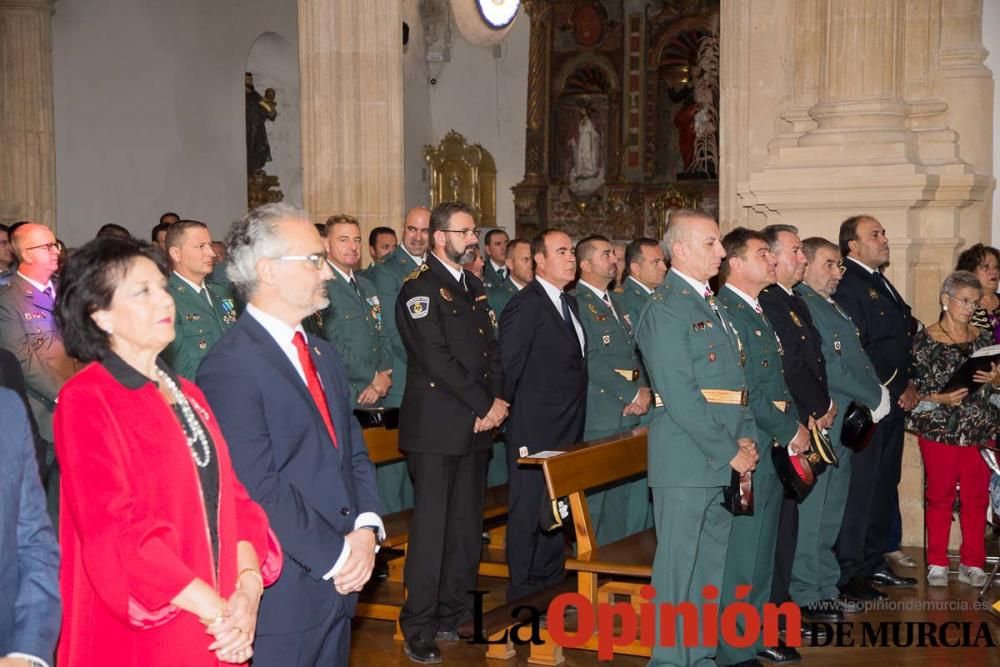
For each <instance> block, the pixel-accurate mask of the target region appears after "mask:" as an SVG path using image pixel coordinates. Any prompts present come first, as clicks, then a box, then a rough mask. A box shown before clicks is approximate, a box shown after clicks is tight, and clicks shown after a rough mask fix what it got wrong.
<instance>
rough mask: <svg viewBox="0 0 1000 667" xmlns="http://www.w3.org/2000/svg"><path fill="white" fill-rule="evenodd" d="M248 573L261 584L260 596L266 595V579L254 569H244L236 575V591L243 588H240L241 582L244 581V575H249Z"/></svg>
mask: <svg viewBox="0 0 1000 667" xmlns="http://www.w3.org/2000/svg"><path fill="white" fill-rule="evenodd" d="M248 572H249V573H250V574H252V575H253V576H255V577H257V581H259V582H260V593H259V594H258V595H263V594H264V577H263V575H261V573H260V572H259V571H257V570H255V569H254V568H252V567H247V568H243V569H242V570H240V573H239V574H237V575H236V590H239V589H240V588H241V587H240V580H241V579H243V575H244V574H247V573H248Z"/></svg>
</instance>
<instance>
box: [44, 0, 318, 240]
mask: <svg viewBox="0 0 1000 667" xmlns="http://www.w3.org/2000/svg"><path fill="white" fill-rule="evenodd" d="M52 31H53V40H52V42H53V69H54V102H55V135H56V197H57V210H58V212H59V235H60V237H61V238H63V239H64V240H65V241H66V242H67V243H68V244H70V245H71V246H72V245H79V244H80V243H82V242H84V241H86V240H88V239H89V238H91V237H92V236H93V234H94V233H95V232H96V231H97V229H98V228H99V227H100V226H101V225H102V224H104V223H106V222H117V223H119V224H122V225H124V226H125V227H127V228H128V229H130V230H131V231H132V232H133V233H134V234H136V235H137V236H140V237H143V238H148V234H149V230H150V229H151V227H152V226H153V225H154V224H155V223H156V220H157V218H158V216H159V214H160V213H162V212H164V211H166V210H176V211H177V212H178V213H180V214H181V215H182V216H183V217H191V218H196V219H199V220H203V221H204V222H205V223H206V224H208V225H209V227H210V228H211V230H212V233H213V236H215V237H220V236H221V235H222V234H223V233H224V232H225V230H226V229H227V228H228V226H229V223H230V222H232V221H233V220H235V219H237V218H239V217H240V216H242V215H243V213H244V212H245V211H246V176H245V172H246V167H245V165H246V145H245V141H246V140H245V125H244V96H243V72H244V69H245V67H246V64H247V57H248V54H249V51H250V47H251V45H252V44H253V42H254V40H255V39H256V38H257V37H258V36H259V35H261V34H262V33H265V32H268V31H271V32H274V33H277V34H278V35H280V36H281V37H282V38H284V39H285V40H286V41H287V42H288V43H289V48H290V49H291V52H292V53H297V52H298V38H297V13H296V3H295V2H294V1H293V0H283V1H282V2H267V1H266V0H214V1H213V2H204V1H203V0H175V1H173V2H156V1H155V0H102V1H101V2H87V3H84V2H59V3H57V4H56V11H55V15H54V16H53V18H52ZM261 90H263V88H261ZM278 101H279V107H278V110H279V113H281V111H282V110H283V109H288V107H282V106H281V100H280V99H279V100H278ZM268 129H269V130H270V128H268ZM296 134H297V132H296ZM273 152H274V149H273V148H272V153H273ZM269 164H270V163H269ZM285 185H286V184H285V183H282V186H283V187H284V186H285ZM289 185H292V184H289ZM285 192H286V195H291V194H292V193H291V192H290V191H289V190H287V189H286V190H285ZM298 196H299V198H301V194H299V195H298ZM290 203H296V204H297V203H301V202H299V201H290Z"/></svg>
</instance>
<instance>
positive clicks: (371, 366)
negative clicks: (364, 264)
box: [320, 270, 402, 408]
mask: <svg viewBox="0 0 1000 667" xmlns="http://www.w3.org/2000/svg"><path fill="white" fill-rule="evenodd" d="M354 281H355V283H357V286H358V291H357V292H355V291H354V288H353V287H351V285H350V283H349V282H348V281H346V280H344V277H343V276H342V275H341V274H339V273H338V272H337V271H336V270H334V272H333V279H332V280H329V281H327V283H326V293H327V296H329V298H330V305H329V306H328V307H327V308H326V309H324V310H323V311H322V312H321V313H320V320H321V322H322V336H323V338H325V339H327V340H328V341H330V343H331V344H332V345H333V346H334V347H335V348H337V351H338V352H340V356H341V358H342V359H343V360H344V366H345V367H346V369H347V380H348V382H350V383H351V401H352V402H353V403H354V405H355V407H361V408H372V407H378V405H379V404H380V403H381V401H380V402H379V404H376V405H365V406H359V405H357V401H358V394H360V393H361V391H362V390H364V388H365V387H367V386H368V385H369V384H371V381H372V378H374V377H375V373H376V372H378V371H384V370H388V369H390V368H392V358H391V356H390V354H389V341H388V340H386V338H385V336H384V335H383V334H384V331H385V329H384V327H383V326H382V318H383V316H384V313H385V311H384V310H383V309H382V303H381V300H380V299H379V298H378V295H377V294H376V293H375V285H373V284H372V283H371V281H370V280H368V279H367V278H364V277H362V276H361V275H359V274H358V273H355V274H354ZM359 292H360V295H359V294H358V293H359ZM392 380H393V383H395V382H396V381H397V380H399V381H400V382H401V381H402V378H397V377H396V375H395V374H393V376H392Z"/></svg>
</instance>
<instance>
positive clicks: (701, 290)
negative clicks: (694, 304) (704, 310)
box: [670, 267, 711, 296]
mask: <svg viewBox="0 0 1000 667" xmlns="http://www.w3.org/2000/svg"><path fill="white" fill-rule="evenodd" d="M670 270H671V271H673V272H674V273H676V274H677V276H678V277H679V278H682V279H683V280H684V282H686V283H687V284H688V285H690V286H691V287H693V288H694V289H695V291H697V292H698V296H705V290H708V289H711V288H710V287H709V285H708V281H707V280H695V279H694V278H692V277H691V276H689V275H687V274H686V273H684V272H683V271H678V270H677V269H676V268H675V267H670Z"/></svg>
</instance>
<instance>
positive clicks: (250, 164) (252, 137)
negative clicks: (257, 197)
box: [244, 72, 278, 174]
mask: <svg viewBox="0 0 1000 667" xmlns="http://www.w3.org/2000/svg"><path fill="white" fill-rule="evenodd" d="M244 86H245V87H246V98H247V99H246V113H247V174H253V173H254V172H255V171H257V170H258V169H263V168H264V165H265V164H266V163H268V162H270V161H271V144H270V143H269V142H268V140H267V128H266V127H265V125H264V123H265V122H267V121H274V119H275V118H277V117H278V103H277V100H275V92H274V88H268V89H267V90H265V91H264V97H261V96H260V93H258V92H257V90H256V89H255V88H254V86H253V74H251V73H250V72H247V73H246V77H245V79H244Z"/></svg>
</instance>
